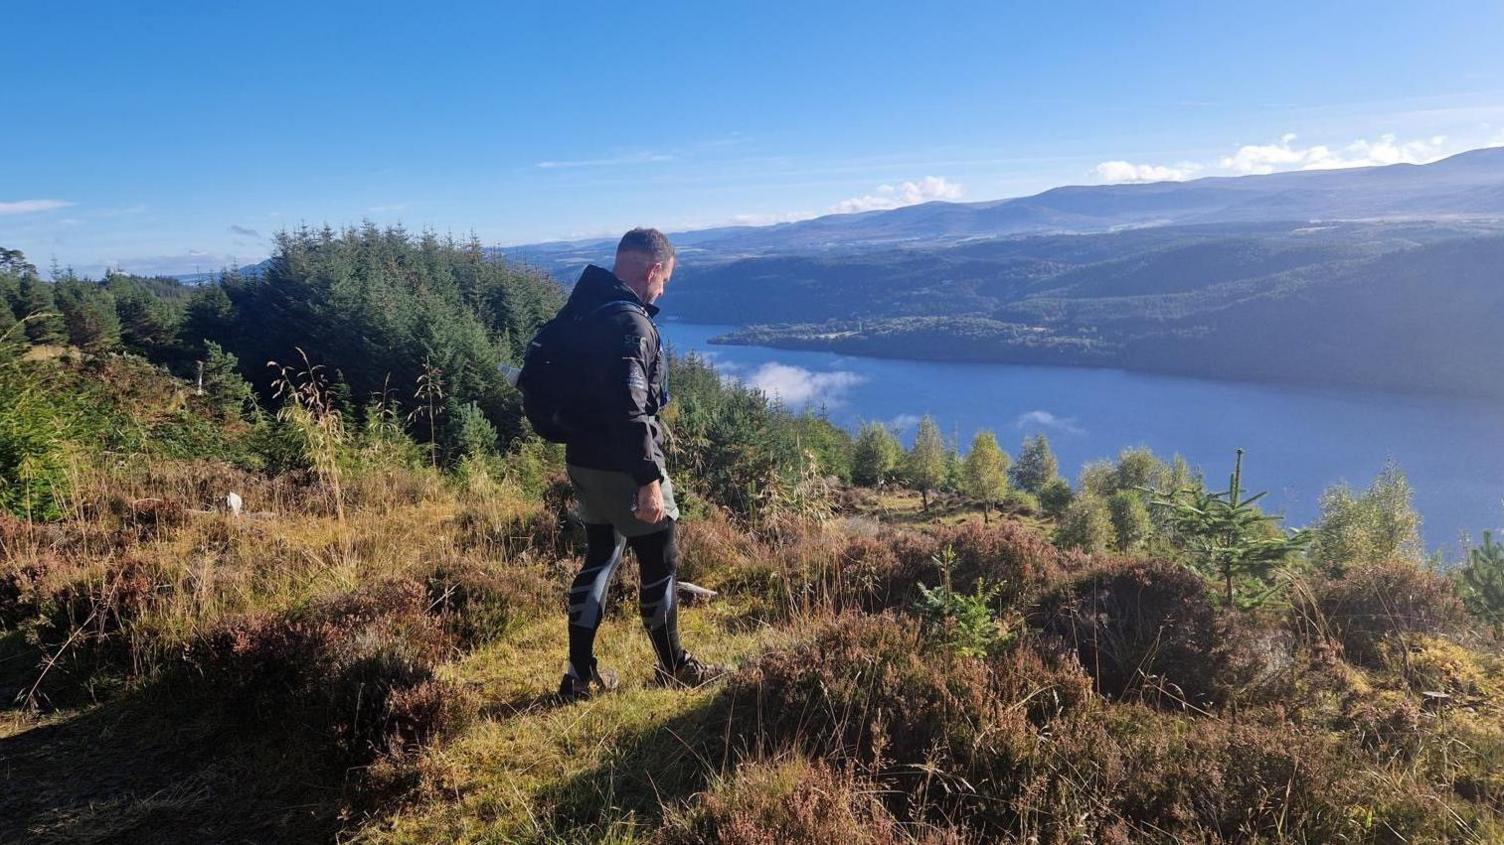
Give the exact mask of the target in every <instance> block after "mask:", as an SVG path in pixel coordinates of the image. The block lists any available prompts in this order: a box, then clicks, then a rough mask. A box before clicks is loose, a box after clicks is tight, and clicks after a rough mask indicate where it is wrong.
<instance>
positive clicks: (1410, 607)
mask: <svg viewBox="0 0 1504 845" xmlns="http://www.w3.org/2000/svg"><path fill="white" fill-rule="evenodd" d="M1295 610H1296V612H1295V614H1294V615H1293V617H1292V619H1293V620H1294V624H1295V626H1296V628H1297V630H1298V631H1299V632H1300V633H1301V634H1302V635H1303V636H1305V637H1306V638H1307V639H1329V640H1330V641H1331V642H1334V643H1336V644H1340V645H1341V646H1342V650H1343V654H1344V655H1345V656H1346V657H1347V658H1348V659H1349V660H1351V661H1353V662H1355V663H1359V664H1362V665H1370V666H1371V665H1378V664H1379V662H1380V645H1381V643H1382V642H1383V641H1384V640H1385V638H1387V637H1391V636H1397V635H1402V634H1437V633H1443V632H1445V631H1448V630H1451V629H1454V628H1456V627H1457V626H1458V625H1460V624H1462V623H1463V621H1464V620H1465V619H1466V615H1465V613H1466V612H1465V611H1464V609H1463V607H1462V602H1461V600H1460V599H1459V598H1458V597H1457V590H1456V587H1455V585H1454V584H1453V583H1452V582H1451V581H1450V580H1448V579H1447V578H1445V577H1444V576H1442V575H1439V574H1437V573H1435V572H1431V571H1429V570H1426V569H1422V568H1420V567H1419V566H1416V565H1415V564H1414V563H1411V562H1409V561H1405V560H1390V561H1386V562H1383V563H1378V564H1370V565H1363V566H1357V567H1353V568H1351V569H1348V570H1347V571H1346V572H1344V573H1343V574H1342V575H1340V576H1338V577H1334V578H1333V577H1326V578H1319V579H1317V580H1315V581H1314V582H1313V583H1312V585H1311V587H1310V589H1309V590H1306V591H1300V592H1299V593H1297V595H1296V599H1295Z"/></svg>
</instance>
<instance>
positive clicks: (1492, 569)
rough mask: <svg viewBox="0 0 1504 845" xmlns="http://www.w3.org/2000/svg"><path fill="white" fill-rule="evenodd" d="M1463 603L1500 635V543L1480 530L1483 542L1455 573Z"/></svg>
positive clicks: (1503, 602) (1503, 629)
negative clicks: (1465, 563)
mask: <svg viewBox="0 0 1504 845" xmlns="http://www.w3.org/2000/svg"><path fill="white" fill-rule="evenodd" d="M1457 577H1458V580H1459V581H1460V584H1459V586H1460V587H1461V590H1460V592H1461V593H1462V601H1463V604H1465V605H1467V609H1468V611H1469V612H1471V613H1472V614H1473V616H1475V617H1477V618H1478V619H1479V620H1480V621H1482V622H1484V623H1486V624H1487V625H1488V626H1489V627H1490V628H1492V629H1493V633H1494V638H1495V639H1504V543H1495V542H1494V537H1493V532H1491V531H1485V532H1483V545H1481V546H1479V547H1478V548H1476V549H1473V550H1472V551H1471V552H1469V553H1468V561H1467V565H1466V566H1464V567H1462V569H1461V570H1459V571H1458V573H1457Z"/></svg>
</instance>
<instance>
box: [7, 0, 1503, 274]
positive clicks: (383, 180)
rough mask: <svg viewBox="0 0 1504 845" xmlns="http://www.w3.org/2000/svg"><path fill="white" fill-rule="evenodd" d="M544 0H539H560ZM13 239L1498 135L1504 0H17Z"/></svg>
mask: <svg viewBox="0 0 1504 845" xmlns="http://www.w3.org/2000/svg"><path fill="white" fill-rule="evenodd" d="M545 7H547V8H545ZM5 29H6V35H5V39H4V42H5V48H4V49H3V50H0V108H3V109H4V113H5V114H6V115H7V117H8V120H7V121H6V124H7V125H6V129H5V130H4V131H3V132H0V245H3V246H8V247H14V248H20V249H23V250H24V251H25V252H26V253H27V255H28V256H29V257H30V258H31V259H32V260H33V261H34V262H35V263H37V264H38V265H42V266H46V265H47V264H48V263H50V262H51V260H52V259H53V258H54V257H55V258H56V259H57V260H58V261H59V262H61V263H62V264H64V265H71V266H74V267H76V268H78V269H80V270H83V271H85V272H90V273H97V272H99V271H100V270H101V269H102V268H103V267H104V266H105V265H118V266H122V267H124V268H125V269H127V270H132V271H136V272H174V273H176V272H192V271H193V270H195V269H205V270H208V269H215V268H218V267H220V266H223V265H225V264H227V263H230V262H232V261H234V262H238V263H248V262H251V261H256V260H259V259H261V258H263V257H265V256H266V255H267V254H268V250H269V246H268V240H267V236H268V235H269V234H270V233H272V232H274V231H276V230H278V229H280V228H283V227H288V226H295V225H297V224H299V223H302V222H307V223H312V224H322V223H324V222H328V223H331V224H334V225H340V224H346V223H358V222H360V221H361V220H363V219H370V220H373V221H375V222H377V223H383V224H385V223H398V222H400V223H402V224H404V225H406V226H407V227H408V228H410V229H423V228H430V229H434V230H437V231H439V232H453V233H455V234H459V235H464V234H468V233H470V232H472V231H473V232H474V233H475V234H477V235H478V236H479V237H480V238H481V239H482V240H483V241H485V242H486V243H493V244H515V243H524V242H531V241H538V240H548V239H557V238H571V237H582V236H591V235H598V234H607V233H615V232H617V231H620V230H622V229H624V228H626V227H628V226H631V225H638V224H646V225H657V226H660V227H663V228H667V229H671V230H673V229H686V228H697V227H704V226H711V225H719V224H725V223H730V222H769V221H775V220H783V219H793V218H797V217H803V216H811V215H815V214H821V213H829V212H831V211H840V210H860V209H868V208H882V207H890V206H893V205H896V204H901V203H906V202H912V201H920V200H924V199H937V198H938V199H961V200H983V199H993V198H998V197H1004V196H1017V195H1021V194H1028V193H1033V192H1036V191H1039V190H1042V189H1045V188H1048V187H1052V186H1055V185H1060V184H1082V183H1088V184H1089V183H1102V182H1107V181H1123V180H1153V179H1176V178H1192V177H1196V176H1208V175H1227V174H1235V173H1253V172H1267V171H1271V170H1285V169H1298V168H1301V167H1331V166H1351V165H1355V164H1363V163H1374V162H1387V161H1427V160H1431V159H1434V158H1436V157H1439V156H1442V155H1446V154H1449V153H1453V152H1458V151H1461V150H1464V149H1469V148H1474V147H1480V146H1490V145H1497V144H1504V50H1501V49H1500V48H1499V45H1500V44H1501V43H1504V3H1500V2H1497V0H1476V1H1475V2H1474V1H1473V0H1448V2H1445V3H1429V4H1417V3H1414V2H1385V1H1384V0H1374V1H1373V2H1364V3H1357V2H1311V0H1305V2H1281V1H1280V0H1265V2H1262V3H1259V4H1230V3H1205V2H1174V3H1168V2H1167V3H1147V2H1146V3H1121V2H1101V3H1084V2H1069V0H1057V1H1056V2H1050V3H1043V2H1029V3H1007V2H991V3H975V4H971V3H945V4H930V5H924V4H914V3H896V2H894V3H889V2H867V3H862V4H855V3H852V4H827V3H808V2H806V3H799V4H792V3H791V4H782V3H773V2H761V3H756V4H740V3H695V4H687V3H686V4H678V3H658V4H642V5H635V6H634V5H633V4H622V3H611V4H581V5H573V6H570V7H567V8H566V7H565V4H515V5H514V4H503V3H469V4H467V3H435V4H419V3H382V2H366V3H360V4H355V3H337V2H328V3H297V4H294V3H274V2H260V3H241V4H228V3H213V4H210V3H203V2H192V3H175V2H150V3H145V2H129V0H116V1H115V2H95V3H67V2H61V1H59V2H42V0H10V2H8V3H6V9H5Z"/></svg>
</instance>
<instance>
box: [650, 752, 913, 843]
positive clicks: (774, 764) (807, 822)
mask: <svg viewBox="0 0 1504 845" xmlns="http://www.w3.org/2000/svg"><path fill="white" fill-rule="evenodd" d="M901 841H908V840H907V839H906V838H904V837H902V836H901V834H900V833H899V829H898V826H897V824H896V823H895V822H894V820H893V817H892V816H891V815H889V814H888V812H887V810H886V809H885V808H884V807H883V805H882V802H881V801H880V800H878V798H877V793H876V790H875V789H873V788H872V787H871V786H865V785H863V784H861V783H860V782H859V781H858V780H857V779H856V778H855V777H854V776H853V775H852V774H851V773H850V772H846V771H840V770H837V769H833V768H831V767H830V766H829V765H827V764H825V763H821V762H815V761H811V760H808V759H806V758H803V757H797V756H795V757H789V758H787V759H784V760H776V761H769V762H747V763H743V764H742V765H741V766H739V767H738V768H737V769H736V771H735V772H734V773H733V775H732V776H731V777H730V778H728V779H727V780H725V781H723V782H721V783H719V784H717V785H716V787H715V788H714V789H712V790H710V791H709V792H707V793H705V794H704V795H702V796H700V798H699V799H698V800H697V801H696V802H695V803H694V804H693V805H691V806H690V807H689V808H687V809H686V810H684V811H681V812H680V813H679V814H678V815H676V816H674V817H671V818H670V820H669V824H668V825H667V829H666V830H665V831H664V832H663V835H662V838H661V842H662V843H663V845H697V843H724V845H770V844H771V843H780V842H789V843H793V842H830V843H836V842H839V843H843V845H889V843H896V842H901Z"/></svg>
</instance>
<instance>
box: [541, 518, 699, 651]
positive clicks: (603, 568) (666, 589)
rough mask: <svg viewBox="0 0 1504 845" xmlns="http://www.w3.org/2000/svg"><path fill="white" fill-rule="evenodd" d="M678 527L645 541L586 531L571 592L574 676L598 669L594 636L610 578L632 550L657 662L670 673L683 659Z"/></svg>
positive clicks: (606, 530) (600, 528)
mask: <svg viewBox="0 0 1504 845" xmlns="http://www.w3.org/2000/svg"><path fill="white" fill-rule="evenodd" d="M675 524H676V523H675V521H674V520H669V522H668V527H667V528H665V529H663V530H662V531H656V532H654V533H652V534H646V535H643V536H641V537H630V538H628V537H622V536H621V535H620V534H617V533H616V529H614V528H612V527H611V526H610V525H604V524H603V525H591V524H587V525H586V526H585V540H586V547H585V564H584V566H582V567H581V568H580V574H579V575H576V576H575V579H574V584H573V585H571V586H570V588H569V660H570V662H571V663H572V664H574V667H575V669H576V671H578V672H581V673H584V672H588V671H589V669H590V667H592V666H594V665H595V654H594V651H595V632H596V630H597V629H599V628H600V625H601V617H602V615H603V614H604V612H605V608H606V592H607V590H609V589H610V588H611V576H612V575H614V574H615V573H616V567H617V565H619V564H620V563H621V556H622V550H623V548H624V547H626V546H631V548H632V552H633V553H634V554H636V555H637V566H638V569H640V570H641V576H640V577H641V586H640V587H639V588H638V594H637V610H638V613H639V614H640V615H641V616H642V625H643V627H644V628H646V629H647V632H648V639H650V640H652V642H653V651H654V652H656V653H657V655H658V662H659V664H660V665H662V666H664V667H665V668H668V669H672V668H674V667H676V666H678V665H679V664H680V663H681V662H682V661H683V659H684V649H683V648H681V647H680V645H679V603H678V600H677V596H676V595H675V590H676V587H677V584H678V571H679V546H678V544H677V543H676V542H675V541H674V527H675Z"/></svg>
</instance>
